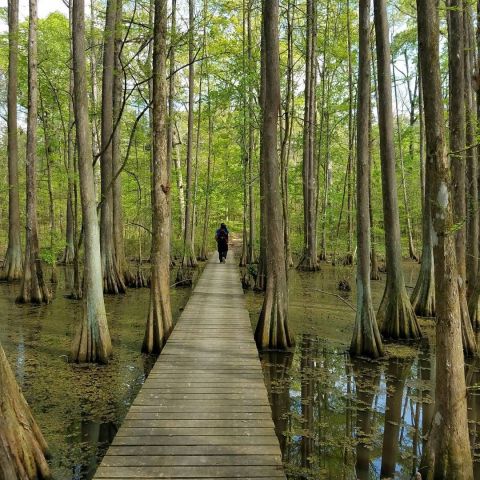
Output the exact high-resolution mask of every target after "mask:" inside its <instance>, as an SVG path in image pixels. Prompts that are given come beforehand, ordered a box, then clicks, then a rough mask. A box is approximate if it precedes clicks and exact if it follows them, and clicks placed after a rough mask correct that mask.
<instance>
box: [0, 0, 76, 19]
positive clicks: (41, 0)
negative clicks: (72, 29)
mask: <svg viewBox="0 0 480 480" xmlns="http://www.w3.org/2000/svg"><path fill="white" fill-rule="evenodd" d="M1 7H4V8H6V7H7V0H0V8H1ZM55 11H58V12H62V13H64V14H65V15H68V8H67V7H66V6H65V4H64V3H63V1H62V0H38V16H39V17H40V18H44V17H46V16H48V14H49V13H51V12H55ZM27 15H28V0H20V19H21V20H23V19H25V17H27Z"/></svg>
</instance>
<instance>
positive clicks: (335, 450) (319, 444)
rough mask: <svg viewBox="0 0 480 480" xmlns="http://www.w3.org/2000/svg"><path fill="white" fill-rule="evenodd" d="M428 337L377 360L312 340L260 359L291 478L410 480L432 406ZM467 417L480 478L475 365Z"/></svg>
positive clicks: (478, 370)
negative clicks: (290, 351)
mask: <svg viewBox="0 0 480 480" xmlns="http://www.w3.org/2000/svg"><path fill="white" fill-rule="evenodd" d="M430 342H431V339H430V341H429V339H428V338H425V339H423V340H422V342H421V343H420V344H417V345H416V346H408V347H404V348H403V349H402V348H400V349H399V352H398V353H399V354H398V356H393V355H390V357H389V358H387V359H384V360H382V361H377V362H371V361H367V360H359V359H350V358H349V357H348V356H346V355H345V354H344V352H343V350H342V349H332V348H331V346H329V345H328V343H327V342H326V341H324V340H322V339H320V338H318V337H315V336H313V335H306V334H303V335H299V336H298V337H297V347H296V350H295V352H294V355H293V357H292V355H288V356H287V355H282V354H278V353H276V354H268V355H263V356H262V361H263V362H262V363H263V367H264V374H265V380H266V385H267V388H268V390H269V394H270V400H271V402H272V406H273V417H274V421H275V426H276V432H277V435H278V437H279V441H280V445H281V447H282V453H283V459H284V463H285V468H286V472H287V475H288V478H289V479H302V480H313V479H317V480H318V479H332V478H339V479H346V480H356V479H358V480H371V479H381V478H382V479H383V478H385V479H386V478H392V479H411V478H415V474H416V472H417V469H418V468H419V463H420V460H421V457H422V453H423V451H424V448H425V438H426V434H427V432H428V430H429V428H430V425H431V421H432V413H433V406H434V403H433V402H434V399H433V390H432V384H433V381H434V369H433V368H432V367H433V366H434V361H435V358H434V355H432V351H431V347H430ZM466 369H467V370H466V371H467V382H468V386H469V397H468V408H469V410H468V412H469V425H470V434H471V442H472V452H473V455H474V458H475V460H477V461H475V464H474V467H475V478H480V462H479V461H478V460H480V424H479V422H480V360H476V361H474V362H472V363H471V364H469V365H467V367H466Z"/></svg>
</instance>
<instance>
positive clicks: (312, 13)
mask: <svg viewBox="0 0 480 480" xmlns="http://www.w3.org/2000/svg"><path fill="white" fill-rule="evenodd" d="M306 8H307V32H306V46H305V57H306V59H305V95H304V103H305V106H304V116H303V169H302V174H303V225H304V241H303V256H302V258H301V260H300V262H299V264H298V268H299V269H300V270H307V271H315V270H318V268H319V266H318V258H317V212H316V204H317V201H316V194H317V185H316V184H317V165H316V162H317V160H318V159H317V156H316V148H315V132H316V108H315V104H316V102H315V92H316V83H317V82H316V78H317V75H316V44H317V33H316V23H317V22H316V6H315V1H314V0H307V3H306Z"/></svg>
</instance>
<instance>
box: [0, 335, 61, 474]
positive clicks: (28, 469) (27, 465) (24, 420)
mask: <svg viewBox="0 0 480 480" xmlns="http://www.w3.org/2000/svg"><path fill="white" fill-rule="evenodd" d="M0 392H2V393H1V395H2V401H1V402H0V478H2V479H5V480H7V479H12V480H13V479H18V480H44V479H47V478H51V475H50V469H49V466H48V463H47V460H46V459H45V457H46V456H47V454H48V447H47V443H46V442H45V439H44V438H43V435H42V432H41V431H40V429H39V428H38V425H37V422H36V421H35V419H34V418H33V415H32V412H31V411H30V407H29V406H28V404H27V401H26V400H25V397H24V396H23V394H22V392H21V390H20V388H19V386H18V384H17V382H16V380H15V376H14V374H13V371H12V369H11V368H10V365H9V364H8V360H7V357H6V356H5V352H4V351H3V348H2V345H1V344H0Z"/></svg>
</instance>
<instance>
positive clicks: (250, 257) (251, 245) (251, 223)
mask: <svg viewBox="0 0 480 480" xmlns="http://www.w3.org/2000/svg"><path fill="white" fill-rule="evenodd" d="M252 3H253V0H248V11H247V58H248V63H247V65H248V70H247V71H248V84H247V88H248V249H247V263H249V264H252V263H254V262H255V191H254V178H253V160H254V141H255V138H254V135H255V134H254V121H255V119H254V111H253V101H254V98H253V86H252V80H251V76H252V75H253V60H252V59H253V53H252Z"/></svg>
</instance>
